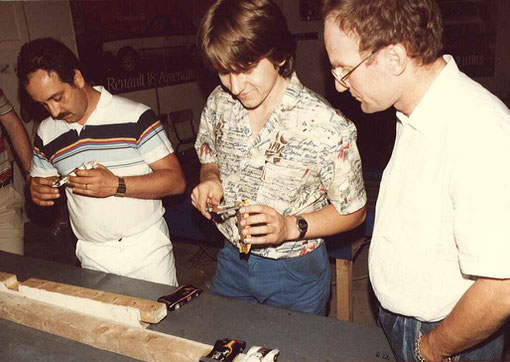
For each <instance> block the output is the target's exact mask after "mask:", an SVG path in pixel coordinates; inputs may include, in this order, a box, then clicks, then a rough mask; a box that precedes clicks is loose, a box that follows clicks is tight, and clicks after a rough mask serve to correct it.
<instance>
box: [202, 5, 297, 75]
mask: <svg viewBox="0 0 510 362" xmlns="http://www.w3.org/2000/svg"><path fill="white" fill-rule="evenodd" d="M198 47H199V49H200V51H201V54H202V59H203V61H204V64H205V66H206V67H208V68H209V69H212V70H214V71H216V72H218V73H237V72H242V71H248V70H250V69H252V68H253V67H254V66H256V65H257V63H258V62H259V61H260V60H262V59H264V58H267V59H268V60H269V61H271V63H273V65H274V66H275V67H277V66H278V65H279V64H280V63H281V62H284V64H283V65H282V66H281V67H280V74H281V75H282V76H283V77H284V78H289V77H290V76H291V75H292V72H293V71H294V60H295V57H296V41H295V40H294V38H293V37H292V34H291V33H290V30H289V28H288V26H287V21H286V20H285V17H284V15H283V13H282V12H281V10H280V8H279V7H278V5H276V4H275V3H274V2H273V1H272V0H218V1H216V3H215V4H214V5H212V6H211V7H210V8H209V10H208V11H207V13H206V14H205V15H204V17H203V19H202V23H201V25H200V28H199V30H198Z"/></svg>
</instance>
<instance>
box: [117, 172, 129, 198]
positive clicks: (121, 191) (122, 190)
mask: <svg viewBox="0 0 510 362" xmlns="http://www.w3.org/2000/svg"><path fill="white" fill-rule="evenodd" d="M118 179H119V186H118V187H117V192H116V193H115V196H116V197H124V196H126V181H124V177H120V176H119V177H118Z"/></svg>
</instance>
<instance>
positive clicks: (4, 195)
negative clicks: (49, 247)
mask: <svg viewBox="0 0 510 362" xmlns="http://www.w3.org/2000/svg"><path fill="white" fill-rule="evenodd" d="M22 206H23V205H22V201H21V196H20V195H19V194H18V193H17V192H16V190H15V189H14V185H13V184H12V183H11V184H10V185H8V186H5V187H2V188H1V189H0V250H2V251H7V252H9V253H14V254H19V255H23V254H24V244H23V236H24V229H23V228H24V222H23V210H22Z"/></svg>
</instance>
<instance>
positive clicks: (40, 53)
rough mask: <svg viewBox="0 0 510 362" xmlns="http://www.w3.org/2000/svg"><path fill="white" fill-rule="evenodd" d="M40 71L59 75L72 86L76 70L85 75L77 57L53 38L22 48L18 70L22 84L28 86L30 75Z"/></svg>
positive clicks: (39, 40)
mask: <svg viewBox="0 0 510 362" xmlns="http://www.w3.org/2000/svg"><path fill="white" fill-rule="evenodd" d="M39 69H42V70H46V71H47V72H55V73H57V74H58V76H59V77H60V80H61V81H62V82H65V83H69V84H70V85H72V86H74V70H75V69H77V70H79V71H80V72H81V73H82V74H83V67H82V66H81V64H80V61H79V60H78V58H77V57H76V55H74V53H73V52H72V51H71V50H70V49H69V48H68V47H66V46H65V45H64V44H62V43H61V42H59V41H58V40H56V39H53V38H40V39H35V40H32V41H30V42H28V43H26V44H25V45H23V46H22V47H21V50H20V52H19V54H18V65H17V69H16V73H17V75H18V79H19V80H20V82H21V84H23V85H24V86H26V85H27V84H28V82H29V79H30V75H31V74H32V73H34V72H36V71H37V70H39ZM84 76H85V75H84Z"/></svg>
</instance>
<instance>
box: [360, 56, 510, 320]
mask: <svg viewBox="0 0 510 362" xmlns="http://www.w3.org/2000/svg"><path fill="white" fill-rule="evenodd" d="M444 59H445V60H446V61H447V62H448V64H447V65H446V67H445V68H444V69H443V70H442V72H441V73H440V74H439V76H438V77H437V78H436V80H435V81H434V83H433V84H432V85H431V87H430V89H429V90H428V91H427V93H426V94H425V96H424V97H423V99H422V100H421V101H420V103H419V104H418V106H417V107H416V109H415V110H414V111H413V113H412V114H411V116H410V117H406V116H405V115H404V114H402V113H397V117H398V119H399V121H398V122H397V136H396V140H395V147H394V150H393V154H392V156H391V159H390V162H389V163H388V166H387V167H386V169H385V170H384V174H383V178H382V182H381V189H380V193H379V198H378V200H377V207H376V220H375V229H374V234H373V238H372V243H371V247H370V256H369V267H370V278H371V282H372V285H373V288H374V291H375V294H376V295H377V298H378V299H379V301H380V302H381V304H382V306H383V307H384V308H386V309H388V310H390V311H392V312H394V313H398V314H402V315H406V316H410V317H414V318H417V319H419V320H422V321H429V322H431V321H438V320H441V319H443V318H444V317H446V316H447V315H448V314H449V313H450V311H451V310H452V309H453V307H454V306H455V305H456V303H457V302H458V300H459V299H460V298H461V297H462V295H463V294H464V293H465V292H466V290H467V289H468V288H469V287H470V286H471V285H472V284H473V283H474V280H475V279H476V277H477V276H484V277H491V278H510V262H509V261H508V258H509V256H510V222H509V221H508V218H509V216H510V111H509V110H508V109H507V108H506V106H505V105H504V104H503V103H502V102H501V101H499V100H498V99H497V98H496V97H495V96H494V95H492V94H491V93H490V92H489V91H487V90H486V89H484V88H483V87H482V86H481V85H479V84H478V83H476V82H474V81H473V80H471V79H470V78H468V77H467V76H466V75H465V74H463V73H461V72H460V71H459V69H458V68H457V65H456V64H455V61H454V60H453V58H452V57H451V56H445V57H444Z"/></svg>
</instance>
